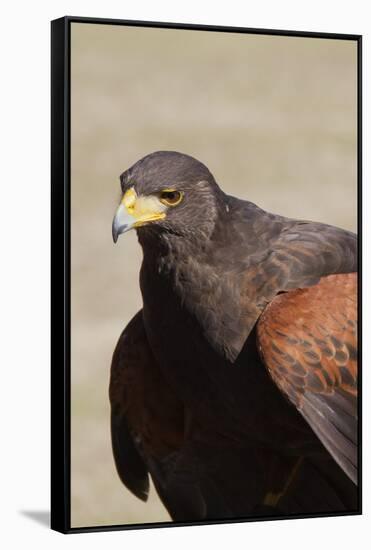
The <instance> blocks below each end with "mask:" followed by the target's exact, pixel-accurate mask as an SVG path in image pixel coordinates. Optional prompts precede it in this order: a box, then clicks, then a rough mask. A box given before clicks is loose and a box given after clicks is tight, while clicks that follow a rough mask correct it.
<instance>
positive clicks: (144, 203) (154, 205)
mask: <svg viewBox="0 0 371 550" xmlns="http://www.w3.org/2000/svg"><path fill="white" fill-rule="evenodd" d="M121 204H123V205H124V206H125V208H126V211H127V213H128V214H129V215H130V216H133V217H134V218H135V219H136V222H135V224H134V227H139V226H140V225H144V224H146V223H148V222H151V221H156V220H161V219H163V218H165V217H166V214H165V210H166V206H164V205H163V204H162V203H161V202H160V200H159V199H158V197H156V196H154V195H149V196H147V197H145V196H140V195H139V196H138V195H137V194H136V191H135V189H134V187H131V188H130V189H128V190H127V191H126V193H125V194H124V196H123V198H122V201H121Z"/></svg>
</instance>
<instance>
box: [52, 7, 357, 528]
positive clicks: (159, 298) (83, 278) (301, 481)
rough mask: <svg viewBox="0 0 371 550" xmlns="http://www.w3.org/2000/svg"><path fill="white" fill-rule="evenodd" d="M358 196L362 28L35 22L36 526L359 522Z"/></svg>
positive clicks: (69, 19)
mask: <svg viewBox="0 0 371 550" xmlns="http://www.w3.org/2000/svg"><path fill="white" fill-rule="evenodd" d="M360 188H361V37H360V36H358V35H357V36H356V35H350V34H349V35H344V34H342V35H340V34H324V33H308V32H297V31H295V32H293V31H282V30H264V29H247V28H232V27H210V26H202V25H200V26H198V25H184V24H173V23H171V24H170V23H151V22H143V21H121V20H107V19H90V18H81V17H64V18H61V19H57V20H55V21H53V22H52V503H51V508H52V509H51V512H52V513H51V518H52V528H53V529H55V530H58V531H61V532H80V531H92V530H110V529H111V530H112V529H128V528H148V527H163V526H177V525H195V524H206V523H223V522H237V521H239V522H241V521H258V520H272V519H290V518H306V517H313V516H331V515H349V514H360V513H361V487H362V484H361V474H360V463H361V460H360V448H361V441H360V439H361V438H360V434H361V418H360V415H359V414H358V413H359V411H360V399H357V397H358V395H360V376H358V374H357V373H358V371H357V364H358V362H359V361H358V360H359V359H360V354H359V351H357V350H358V347H357V336H358V335H359V334H360V332H359V328H358V324H357V318H358V317H360V296H359V292H357V283H358V284H359V276H358V268H357V262H358V263H359V260H360V258H359V253H358V251H359V247H358V241H357V236H356V233H357V228H358V229H360V227H361V220H360V215H361V209H360ZM129 230H130V231H129ZM114 243H115V244H114Z"/></svg>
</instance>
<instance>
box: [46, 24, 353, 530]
mask: <svg viewBox="0 0 371 550" xmlns="http://www.w3.org/2000/svg"><path fill="white" fill-rule="evenodd" d="M72 23H81V24H84V23H89V24H99V25H120V26H130V27H149V28H164V29H179V30H184V31H187V30H193V31H209V32H215V31H218V32H225V33H246V34H262V35H279V36H295V37H312V38H322V39H326V38H328V39H337V40H352V41H355V42H356V43H357V79H358V83H357V86H358V89H357V159H358V175H357V189H358V234H359V243H358V257H359V273H358V282H359V292H358V312H359V321H360V322H359V327H358V337H359V341H360V342H361V333H362V322H361V321H362V293H361V288H362V257H361V250H362V193H361V190H362V36H361V35H356V34H337V33H320V32H318V33H317V32H302V31H292V30H273V29H252V28H242V27H226V26H209V25H193V24H183V23H169V22H150V21H132V20H131V21H128V20H119V19H104V18H102V19H101V18H90V17H74V16H66V17H62V18H60V19H56V20H54V21H52V22H51V528H52V529H54V530H56V531H59V532H62V533H81V532H92V531H111V530H126V529H140V528H155V527H170V526H171V527H174V526H179V525H204V524H215V523H217V524H220V523H236V522H250V521H254V522H255V521H267V520H277V519H297V518H305V517H329V516H340V515H359V514H361V513H362V467H360V470H359V493H358V494H359V504H358V509H357V511H355V512H346V513H337V512H336V513H331V514H329V513H326V514H321V513H318V514H308V515H305V514H300V515H292V516H290V517H287V516H283V517H278V516H277V517H276V516H275V517H261V518H234V519H228V520H222V521H220V520H218V521H207V522H204V521H202V522H176V523H173V522H161V523H143V524H129V525H110V526H100V525H96V526H86V527H78V528H76V527H71V518H70V515H71V506H70V496H71V489H70V473H71V463H70V462H71V461H70V451H71V449H70V434H71V413H70V402H71V389H70V383H71V361H70V341H71V323H70V315H71V307H70V306H71V303H70V300H71V295H70V288H71V258H70V251H71V232H70V207H71V177H70V175H71V174H70V157H71V144H70V128H71V120H70V117H71V109H70V83H71V82H70V81H71V73H70V66H71V40H70V34H71V32H70V31H71V24H72ZM361 359H362V357H361V351H360V352H359V360H360V363H362V361H361ZM359 390H360V399H359V403H358V411H359V422H358V435H359V441H360V445H359V451H358V452H359V464H360V465H361V466H362V463H361V454H362V453H361V450H362V415H361V410H362V399H361V397H362V369H360V377H359Z"/></svg>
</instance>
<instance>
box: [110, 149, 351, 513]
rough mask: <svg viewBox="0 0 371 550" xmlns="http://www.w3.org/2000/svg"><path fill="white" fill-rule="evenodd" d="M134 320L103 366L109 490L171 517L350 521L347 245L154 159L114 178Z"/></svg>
mask: <svg viewBox="0 0 371 550" xmlns="http://www.w3.org/2000/svg"><path fill="white" fill-rule="evenodd" d="M120 182H121V190H122V199H121V202H120V205H119V207H118V210H117V213H116V215H115V217H114V220H113V227H112V230H113V239H114V241H115V242H116V241H117V238H118V236H119V235H120V234H121V233H124V232H125V231H128V230H129V229H131V228H135V229H136V230H137V234H138V239H139V243H140V245H141V246H142V249H143V263H142V267H141V271H140V288H141V292H142V297H143V309H142V310H141V311H139V312H138V313H137V314H136V315H135V317H134V318H133V319H132V320H131V321H130V323H129V324H128V326H127V327H126V328H125V329H124V331H123V333H122V334H121V336H120V339H119V341H118V344H117V347H116V349H115V352H114V355H113V361H112V368H111V381H110V400H111V433H112V446H113V454H114V458H115V463H116V467H117V470H118V473H119V476H120V478H121V480H122V482H123V483H124V484H125V485H126V487H127V488H128V489H130V491H131V492H133V493H134V494H135V495H136V496H138V497H139V498H141V499H143V500H146V499H147V496H148V491H149V474H150V476H151V478H152V480H153V482H154V485H155V487H156V489H157V492H158V494H159V496H160V498H161V500H162V502H163V503H164V505H165V506H166V508H167V510H168V511H169V513H170V515H171V517H172V518H173V519H174V520H181V521H187V520H193V521H195V520H213V519H223V518H246V517H256V516H259V515H260V516H262V515H270V514H271V515H275V514H276V515H290V514H298V513H312V514H313V513H326V512H347V511H356V510H357V506H358V493H357V351H356V350H357V344H356V337H357V328H356V327H357V307H356V303H357V301H356V297H357V292H356V285H357V277H356V270H357V265H356V264H357V240H356V236H355V235H354V234H353V233H350V232H348V231H344V230H342V229H339V228H336V227H332V226H330V225H325V224H322V223H315V222H310V221H302V220H300V221H299V220H294V219H289V218H285V217H283V216H278V215H275V214H271V213H269V212H265V211H264V210H262V209H261V208H259V207H257V206H256V205H255V204H252V203H250V202H247V201H243V200H239V199H237V198H235V197H232V196H229V195H227V194H225V193H224V192H223V191H222V190H221V189H220V187H219V186H218V185H217V183H216V181H215V179H214V177H213V176H212V174H211V173H210V171H209V170H208V169H207V167H206V166H205V165H203V164H202V163H201V162H199V161H197V160H196V159H194V158H192V157H190V156H187V155H184V154H180V153H176V152H167V151H160V152H156V153H153V154H150V155H148V156H146V157H144V158H143V159H141V160H140V161H138V162H137V163H136V164H134V166H132V168H130V169H129V170H127V171H125V172H124V173H123V174H122V175H121V177H120Z"/></svg>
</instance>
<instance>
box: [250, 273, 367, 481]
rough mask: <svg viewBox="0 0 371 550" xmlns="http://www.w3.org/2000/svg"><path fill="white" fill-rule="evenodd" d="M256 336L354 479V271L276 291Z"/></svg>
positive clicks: (285, 386) (282, 384) (284, 386)
mask: <svg viewBox="0 0 371 550" xmlns="http://www.w3.org/2000/svg"><path fill="white" fill-rule="evenodd" d="M257 338H258V348H259V351H260V353H261V356H262V358H263V361H264V362H265V364H266V366H267V368H268V371H269V373H270V375H271V377H272V379H273V380H274V382H275V383H276V384H277V386H278V387H279V388H280V390H281V391H282V392H283V393H284V394H285V395H286V396H287V397H288V398H289V400H290V401H291V402H292V403H293V404H294V405H295V406H296V407H297V409H298V410H299V411H300V413H301V414H302V415H303V417H304V418H305V419H306V420H307V422H308V423H309V425H310V426H311V428H312V429H313V431H314V432H315V433H316V435H317V436H318V438H319V439H320V440H321V442H322V443H323V445H324V446H325V447H326V448H327V450H328V451H329V452H330V453H331V455H332V456H333V458H334V459H335V460H336V461H337V463H338V464H339V465H340V466H341V468H343V470H344V471H345V472H346V473H347V475H348V476H349V477H350V478H351V479H352V481H353V482H354V483H357V431H358V430H357V351H356V350H357V276H356V274H355V273H349V274H342V275H329V276H327V277H323V278H322V279H321V280H320V282H319V283H318V284H317V285H315V286H313V287H310V288H308V289H299V290H294V291H292V292H287V293H283V294H280V295H278V296H277V297H276V298H275V299H274V300H273V301H272V302H271V303H270V305H269V306H268V307H267V308H266V309H265V311H264V313H263V315H262V316H261V318H260V320H259V322H258V327H257Z"/></svg>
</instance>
